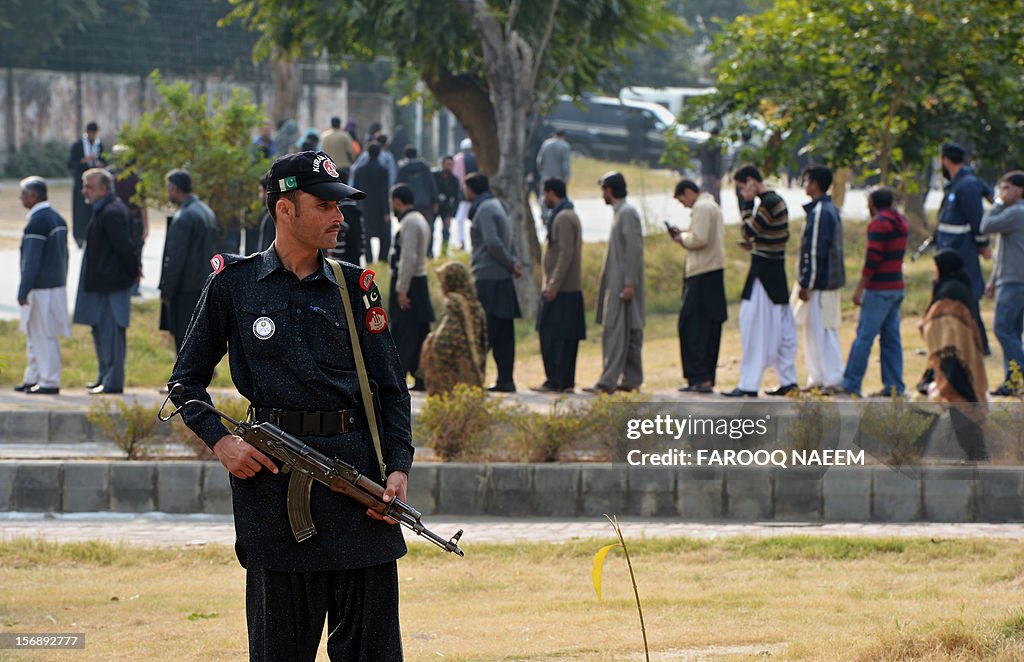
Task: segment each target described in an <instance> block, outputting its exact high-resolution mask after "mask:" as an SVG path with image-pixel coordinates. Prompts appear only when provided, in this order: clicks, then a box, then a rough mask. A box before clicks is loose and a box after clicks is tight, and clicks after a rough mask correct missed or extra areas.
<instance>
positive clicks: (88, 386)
mask: <svg viewBox="0 0 1024 662" xmlns="http://www.w3.org/2000/svg"><path fill="white" fill-rule="evenodd" d="M100 384H101V382H100V381H95V382H89V383H88V384H86V385H85V388H87V389H90V390H91V389H94V388H96V387H97V386H99V385H100Z"/></svg>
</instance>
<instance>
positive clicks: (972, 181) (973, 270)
mask: <svg viewBox="0 0 1024 662" xmlns="http://www.w3.org/2000/svg"><path fill="white" fill-rule="evenodd" d="M965 157H966V152H965V151H964V148H963V147H961V146H960V145H958V144H956V143H946V144H945V145H943V146H942V175H943V176H944V177H945V178H946V179H948V180H949V183H948V184H946V187H945V189H944V190H943V198H942V206H941V207H939V227H938V231H937V232H936V233H935V247H936V248H937V249H939V250H942V249H943V248H951V249H953V250H955V251H956V252H957V253H959V254H960V258H961V259H962V260H963V262H964V269H966V270H967V275H968V276H970V278H971V291H972V293H973V294H974V298H975V299H978V300H979V301H980V300H981V297H982V295H984V293H985V279H984V277H983V276H982V274H981V262H980V261H979V259H978V256H979V255H980V256H981V257H984V258H985V259H986V260H990V259H992V248H991V247H990V246H989V243H988V237H986V236H985V235H983V234H982V233H981V218H982V216H983V215H984V208H983V207H982V203H981V200H982V198H985V197H990V196H991V193H992V192H991V189H990V188H989V186H988V185H987V184H986V183H985V182H983V181H981V180H980V179H979V178H978V176H977V175H976V174H974V170H973V169H972V168H971V167H970V166H969V165H967V163H966V161H965ZM979 322H980V329H979V330H980V331H981V342H982V345H983V346H984V348H985V354H986V355H988V354H989V353H990V351H989V347H988V334H987V333H986V332H985V324H984V322H983V321H981V320H980V318H979Z"/></svg>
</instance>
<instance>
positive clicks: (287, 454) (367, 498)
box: [157, 384, 465, 556]
mask: <svg viewBox="0 0 1024 662" xmlns="http://www.w3.org/2000/svg"><path fill="white" fill-rule="evenodd" d="M181 388H182V387H181V385H180V384H175V385H174V387H173V388H172V389H171V392H170V393H168V394H167V400H164V404H163V405H162V406H161V407H160V411H159V412H158V413H157V417H158V418H159V419H160V420H161V421H169V420H171V419H172V418H174V417H175V416H176V415H178V414H180V413H181V411H182V410H183V409H185V408H186V407H193V406H194V407H202V408H204V409H206V410H208V411H211V412H213V413H214V414H216V415H217V416H220V417H221V418H223V419H224V420H225V421H227V422H228V423H230V424H231V425H233V426H235V429H234V434H236V435H238V436H239V437H241V438H242V439H244V440H245V441H246V443H248V444H250V445H251V446H253V447H255V448H257V449H258V450H259V451H260V452H262V453H263V454H265V455H268V456H269V457H272V458H274V459H275V460H278V461H279V462H281V463H283V466H282V468H281V470H282V471H283V472H284V473H290V474H291V477H290V478H289V479H288V522H289V523H290V524H291V526H292V534H293V535H294V536H295V540H296V541H297V542H302V541H303V540H307V539H309V538H310V537H312V536H313V535H315V534H316V526H315V525H314V524H313V517H312V515H311V513H310V512H309V490H310V489H311V488H312V486H313V481H314V480H315V481H317V482H319V483H323V484H324V485H326V486H327V487H329V488H330V489H331V490H333V491H335V492H340V493H341V494H344V495H345V496H347V497H349V498H350V499H354V500H355V501H357V502H359V503H361V504H362V505H364V506H366V507H367V508H369V509H370V510H373V511H375V512H377V513H380V514H381V515H383V516H385V517H390V518H391V519H393V520H396V521H398V522H399V523H400V524H403V525H405V526H407V527H408V528H410V529H412V531H413V532H415V533H416V535H418V536H422V537H424V538H426V539H427V540H429V541H430V542H432V543H434V544H435V545H437V546H438V547H440V548H441V549H443V550H444V551H446V552H452V553H453V554H458V555H459V556H465V554H464V553H463V551H462V550H461V549H459V544H458V543H459V538H461V537H462V529H459V530H458V532H457V533H456V534H455V535H453V536H452V537H451V538H449V539H448V540H445V539H444V538H442V537H441V536H439V535H437V534H436V533H434V532H433V531H431V530H430V529H428V528H427V527H425V526H424V525H423V522H422V521H421V518H422V515H421V514H420V512H419V511H418V510H416V509H415V508H413V507H412V506H410V505H409V504H407V503H405V502H404V501H401V500H400V499H398V498H394V499H392V500H391V501H387V502H385V501H384V500H383V497H384V488H383V487H381V486H380V485H379V484H378V483H377V482H375V481H373V480H371V479H370V478H367V477H366V476H364V475H363V474H361V473H360V472H359V471H358V470H357V469H356V468H355V467H353V466H352V465H351V464H348V463H347V462H342V461H341V460H336V459H334V458H330V457H328V456H326V455H324V454H323V453H321V452H320V451H318V450H316V449H315V448H311V447H310V446H308V445H306V444H305V443H303V442H302V441H301V440H300V439H298V438H297V437H294V436H292V435H290V434H288V433H287V432H285V431H284V430H282V429H281V428H279V427H277V426H276V425H274V424H273V423H266V422H261V423H254V422H252V421H236V420H235V419H233V418H231V417H230V416H228V415H227V414H225V413H224V412H222V411H220V410H219V409H217V408H216V407H214V406H213V405H211V404H209V403H207V402H203V401H202V400H189V401H188V402H186V403H184V404H183V405H181V406H180V407H178V408H177V409H175V410H174V411H173V412H171V413H170V414H167V415H164V407H166V406H167V402H168V401H169V400H170V399H171V394H172V393H176V392H180V390H181Z"/></svg>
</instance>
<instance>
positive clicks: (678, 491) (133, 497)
mask: <svg viewBox="0 0 1024 662" xmlns="http://www.w3.org/2000/svg"><path fill="white" fill-rule="evenodd" d="M1022 490H1024V467H985V466H978V467H973V466H964V467H959V466H956V467H930V468H922V467H915V468H913V469H904V471H902V472H898V471H894V470H892V469H890V468H887V467H842V468H831V469H829V470H828V471H823V470H817V469H804V468H801V469H785V470H784V469H778V468H771V469H769V468H750V467H737V468H729V469H721V468H706V467H705V468H699V469H698V468H661V467H659V468H650V467H647V468H644V467H629V466H625V465H619V464H597V463H594V464H431V463H422V464H419V465H417V466H416V468H415V469H414V470H413V474H412V477H411V481H410V491H409V503H410V504H411V505H412V506H413V507H415V508H417V509H418V510H420V511H421V512H422V513H423V514H424V515H433V514H443V515H495V516H510V517H577V516H588V517H589V516H598V515H601V514H602V513H608V514H615V515H621V516H639V517H666V518H677V519H683V520H732V521H772V520H774V521H802V522H861V521H863V522H914V521H927V522H1020V521H1024V499H1022V495H1024V492H1022ZM339 498H342V497H340V496H339ZM230 504H231V499H230V488H229V485H228V476H227V472H226V471H224V469H223V468H222V467H221V466H220V465H219V464H218V463H215V462H70V461H68V462H61V461H43V462H26V461H4V462H0V511H22V512H98V511H113V512H150V511H162V512H170V513H227V512H230V509H231V505H230Z"/></svg>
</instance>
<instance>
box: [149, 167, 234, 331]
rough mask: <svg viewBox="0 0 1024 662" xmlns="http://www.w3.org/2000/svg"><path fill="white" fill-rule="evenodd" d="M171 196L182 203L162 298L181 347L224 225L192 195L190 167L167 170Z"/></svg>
mask: <svg viewBox="0 0 1024 662" xmlns="http://www.w3.org/2000/svg"><path fill="white" fill-rule="evenodd" d="M167 199H168V200H170V201H171V202H172V203H174V204H176V205H178V211H177V213H175V214H174V219H173V220H172V221H171V224H170V227H169V228H168V229H167V242H166V245H165V247H164V266H163V271H162V272H161V274H160V299H161V300H162V301H163V302H164V305H166V306H167V323H168V324H167V325H168V327H169V330H170V332H171V335H172V336H174V347H175V349H176V350H181V343H182V341H183V340H184V339H185V331H186V330H188V322H189V320H190V319H192V311H193V310H194V309H195V307H196V302H197V301H199V294H200V293H201V292H202V291H203V285H204V284H205V283H206V277H207V276H209V275H210V272H212V271H213V268H212V267H211V266H210V258H211V257H213V255H214V253H215V252H216V249H217V240H218V239H219V238H220V225H218V223H217V218H216V216H214V214H213V210H211V209H210V208H209V207H208V206H207V205H206V203H205V202H203V201H201V200H200V199H199V198H197V197H196V196H195V195H193V194H192V176H191V175H190V174H189V173H188V171H186V170H172V171H170V172H169V173H167Z"/></svg>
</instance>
